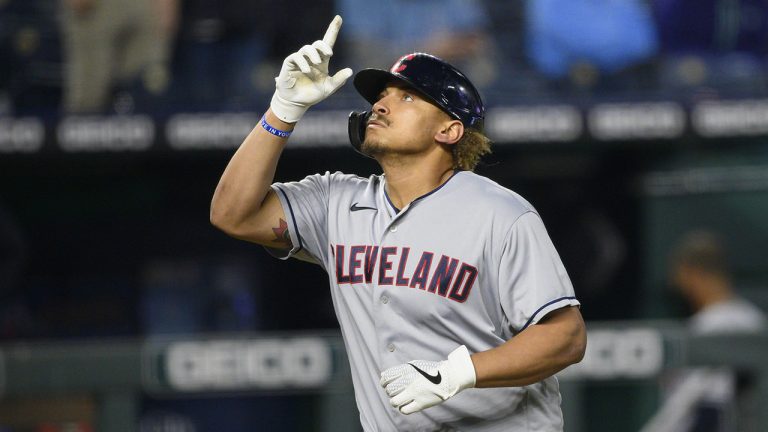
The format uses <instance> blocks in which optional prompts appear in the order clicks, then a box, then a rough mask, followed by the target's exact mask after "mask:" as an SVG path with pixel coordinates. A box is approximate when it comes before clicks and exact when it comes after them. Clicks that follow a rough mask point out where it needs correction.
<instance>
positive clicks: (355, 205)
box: [349, 203, 377, 212]
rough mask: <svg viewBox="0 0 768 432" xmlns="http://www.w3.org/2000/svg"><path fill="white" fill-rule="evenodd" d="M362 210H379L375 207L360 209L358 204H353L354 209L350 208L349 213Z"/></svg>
mask: <svg viewBox="0 0 768 432" xmlns="http://www.w3.org/2000/svg"><path fill="white" fill-rule="evenodd" d="M360 210H377V208H375V207H359V206H358V205H357V203H354V204H352V207H350V208H349V211H353V212H356V211H360Z"/></svg>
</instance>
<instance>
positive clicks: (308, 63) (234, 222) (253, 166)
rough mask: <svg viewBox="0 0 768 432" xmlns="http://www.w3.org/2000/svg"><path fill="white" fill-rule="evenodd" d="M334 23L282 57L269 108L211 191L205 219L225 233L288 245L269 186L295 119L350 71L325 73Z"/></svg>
mask: <svg viewBox="0 0 768 432" xmlns="http://www.w3.org/2000/svg"><path fill="white" fill-rule="evenodd" d="M340 28H341V17H340V16H338V15H337V16H336V17H335V18H334V19H333V21H332V22H331V24H330V26H329V27H328V30H327V31H326V33H325V36H324V37H323V39H322V40H318V41H315V42H314V43H313V44H311V45H305V46H303V47H302V48H301V49H300V50H298V51H297V52H295V53H293V54H291V55H289V56H288V57H286V59H285V61H283V66H282V68H281V70H280V75H279V76H278V77H277V78H275V87H276V89H275V94H274V96H273V97H272V102H271V103H270V108H269V110H267V112H266V113H265V114H264V117H262V119H261V120H260V121H259V124H257V125H256V127H255V128H254V129H253V130H252V131H251V133H250V134H249V135H248V136H247V137H246V138H245V140H244V141H243V143H242V144H241V145H240V148H239V149H238V150H237V152H235V155H234V156H233V157H232V159H231V160H230V161H229V164H228V165H227V167H226V169H225V170H224V174H222V176H221V179H220V180H219V184H218V185H217V187H216V191H215V192H214V194H213V200H212V202H211V215H210V218H211V223H212V224H213V225H215V226H216V227H217V228H219V229H221V230H222V231H224V232H226V233H227V234H229V235H231V236H233V237H237V238H240V239H243V240H248V241H251V242H254V243H259V244H262V245H265V246H269V247H274V248H283V249H286V248H290V246H291V241H290V238H289V237H288V232H287V230H286V225H285V214H284V213H283V209H282V207H281V205H280V202H279V201H278V199H277V197H276V196H275V194H274V192H272V191H271V190H270V187H269V186H270V185H271V184H272V182H273V181H274V177H275V169H276V168H277V161H278V159H279V158H280V154H281V153H282V150H283V147H284V146H285V144H286V142H287V141H288V137H289V136H290V134H291V132H292V131H293V127H294V125H295V124H296V122H297V121H299V119H301V117H302V116H303V115H304V113H305V112H306V111H307V110H308V109H309V108H310V107H311V106H312V105H315V104H317V103H318V102H320V101H322V100H323V99H325V98H327V97H328V96H330V95H332V94H333V93H334V92H336V90H338V89H339V88H340V87H341V86H342V85H343V84H344V83H345V82H346V81H347V79H348V78H349V77H350V76H352V70H351V69H349V68H347V69H342V70H340V71H338V72H337V73H336V74H335V75H333V76H331V75H329V73H328V62H329V61H330V59H331V56H332V55H333V45H334V44H335V42H336V37H337V35H338V33H339V29H340Z"/></svg>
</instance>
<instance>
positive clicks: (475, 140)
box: [453, 129, 491, 171]
mask: <svg viewBox="0 0 768 432" xmlns="http://www.w3.org/2000/svg"><path fill="white" fill-rule="evenodd" d="M490 152H491V140H490V139H488V137H487V136H485V135H483V133H482V132H480V131H478V130H475V129H466V130H465V131H464V136H462V137H461V139H460V140H459V142H457V143H456V144H455V145H454V146H453V164H454V168H459V169H461V170H464V171H473V170H474V169H475V167H476V166H477V163H478V162H480V158H481V157H482V156H483V155H486V154H488V153H490Z"/></svg>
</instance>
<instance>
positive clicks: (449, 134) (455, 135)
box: [435, 119, 464, 144]
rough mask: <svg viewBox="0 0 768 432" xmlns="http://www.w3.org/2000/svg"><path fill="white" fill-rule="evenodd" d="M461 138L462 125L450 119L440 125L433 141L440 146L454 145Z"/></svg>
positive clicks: (462, 133)
mask: <svg viewBox="0 0 768 432" xmlns="http://www.w3.org/2000/svg"><path fill="white" fill-rule="evenodd" d="M463 136H464V125H463V124H462V123H461V122H460V121H458V120H454V119H451V120H450V121H446V122H443V123H442V124H441V126H440V129H439V130H438V131H437V133H436V134H435V141H437V142H439V143H441V144H456V143H457V142H459V140H460V139H461V137H463Z"/></svg>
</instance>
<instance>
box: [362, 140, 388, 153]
mask: <svg viewBox="0 0 768 432" xmlns="http://www.w3.org/2000/svg"><path fill="white" fill-rule="evenodd" d="M360 151H362V152H363V154H365V155H367V156H371V157H373V156H376V155H380V154H384V153H386V152H387V147H386V145H385V144H384V143H383V142H382V141H381V140H379V139H376V138H373V137H371V136H366V137H365V141H363V144H362V145H361V146H360Z"/></svg>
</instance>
